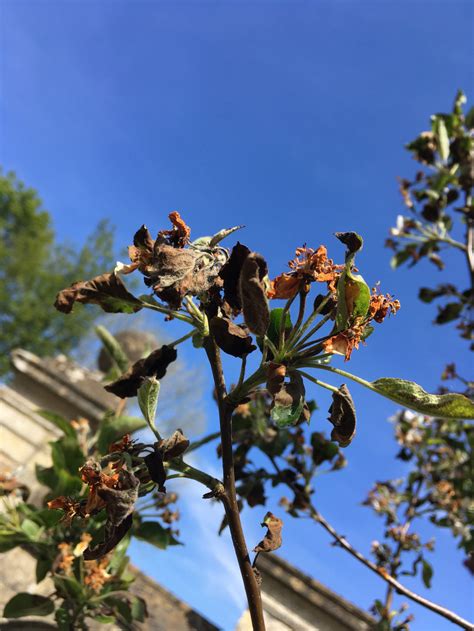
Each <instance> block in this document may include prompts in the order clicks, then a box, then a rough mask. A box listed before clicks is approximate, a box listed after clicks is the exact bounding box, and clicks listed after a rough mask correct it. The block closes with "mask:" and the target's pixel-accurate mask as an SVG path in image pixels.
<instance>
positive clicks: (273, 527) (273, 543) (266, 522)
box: [253, 512, 283, 552]
mask: <svg viewBox="0 0 474 631" xmlns="http://www.w3.org/2000/svg"><path fill="white" fill-rule="evenodd" d="M262 526H266V528H267V534H266V535H265V537H264V538H263V539H262V541H260V543H259V544H258V545H257V546H255V548H254V549H253V551H254V552H272V551H273V550H277V549H278V548H279V547H280V546H281V544H282V539H281V529H282V528H283V521H282V520H281V519H279V518H278V517H275V515H274V514H273V513H270V512H268V513H267V514H266V515H265V517H264V518H263V522H262Z"/></svg>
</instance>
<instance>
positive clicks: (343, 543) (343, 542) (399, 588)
mask: <svg viewBox="0 0 474 631" xmlns="http://www.w3.org/2000/svg"><path fill="white" fill-rule="evenodd" d="M269 458H270V460H271V462H272V464H273V466H274V467H275V470H276V472H277V473H278V474H281V470H280V468H279V466H278V464H277V463H276V461H275V459H274V458H273V457H269ZM283 479H284V478H283V477H282V480H283ZM285 484H286V485H287V486H288V488H290V489H291V490H292V491H293V492H294V493H299V490H298V489H297V487H295V486H294V485H293V484H292V483H291V482H285ZM307 512H308V513H309V515H310V517H311V518H312V519H314V521H315V522H317V523H318V524H320V525H321V526H322V527H323V528H324V530H326V532H328V533H329V534H330V535H331V537H332V538H333V539H334V540H335V541H337V543H338V545H339V546H340V547H341V548H343V549H344V550H346V552H349V554H351V555H352V556H353V557H354V558H356V559H357V560H358V561H360V562H361V563H363V564H364V565H365V566H366V567H367V568H369V570H372V572H375V574H377V576H379V577H380V578H382V579H383V580H384V581H385V582H386V583H388V584H389V585H390V586H391V587H393V588H394V589H395V591H396V592H398V593H399V594H402V595H403V596H406V597H407V598H410V600H413V601H414V602H416V603H418V604H419V605H422V606H423V607H426V608H427V609H431V611H434V612H435V613H437V614H438V615H440V616H443V618H446V619H447V620H450V621H451V622H454V624H457V625H459V626H460V627H462V628H463V629H469V630H470V631H472V629H473V628H474V627H473V625H472V624H471V623H470V622H468V621H467V620H464V618H461V616H458V615H457V614H456V613H454V612H453V611H450V610H449V609H446V608H445V607H441V605H438V604H436V603H434V602H432V601H431V600H428V599H427V598H423V596H420V595H419V594H417V593H416V592H412V591H411V590H410V589H408V588H407V587H405V586H404V585H402V584H401V583H399V582H398V581H397V580H396V579H395V578H393V576H390V574H389V573H388V572H387V571H386V570H385V569H384V568H380V567H378V566H377V565H376V564H375V563H373V562H372V561H370V560H369V559H367V558H366V557H365V556H364V555H363V554H362V553H361V552H359V551H358V550H356V549H355V548H354V547H353V546H352V545H351V544H350V543H349V542H348V541H347V539H346V538H345V537H343V536H342V535H340V534H339V533H338V532H337V531H336V529H335V528H334V527H333V526H332V525H331V524H330V523H329V522H328V521H326V519H325V518H324V517H323V516H322V515H321V513H320V512H319V511H318V510H317V509H316V507H315V506H314V505H313V504H309V506H308V508H307Z"/></svg>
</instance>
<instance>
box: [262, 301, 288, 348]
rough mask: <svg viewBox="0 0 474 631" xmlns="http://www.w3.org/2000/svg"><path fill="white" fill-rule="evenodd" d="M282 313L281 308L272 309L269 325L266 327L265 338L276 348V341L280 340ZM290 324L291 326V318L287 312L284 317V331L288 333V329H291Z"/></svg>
mask: <svg viewBox="0 0 474 631" xmlns="http://www.w3.org/2000/svg"><path fill="white" fill-rule="evenodd" d="M283 312H284V309H283V308H281V307H277V308H276V309H272V310H271V311H270V324H269V325H268V329H267V337H268V339H269V340H270V342H273V344H275V346H277V347H278V341H279V339H280V328H281V326H282V320H283ZM291 327H292V324H291V316H290V314H289V312H288V311H287V312H286V317H285V329H284V330H285V331H288V330H289V329H291Z"/></svg>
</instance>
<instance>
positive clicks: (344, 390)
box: [328, 383, 356, 447]
mask: <svg viewBox="0 0 474 631" xmlns="http://www.w3.org/2000/svg"><path fill="white" fill-rule="evenodd" d="M328 420H329V421H330V422H331V423H332V424H333V425H334V429H333V430H332V432H331V440H335V441H337V442H338V443H339V445H340V446H341V447H347V445H349V444H350V443H351V441H352V439H353V438H354V436H355V433H356V412H355V407H354V401H353V400H352V397H351V393H350V392H349V389H348V387H347V386H346V384H345V383H343V384H342V386H341V387H340V388H339V391H338V392H334V393H333V395H332V404H331V407H330V408H329V418H328Z"/></svg>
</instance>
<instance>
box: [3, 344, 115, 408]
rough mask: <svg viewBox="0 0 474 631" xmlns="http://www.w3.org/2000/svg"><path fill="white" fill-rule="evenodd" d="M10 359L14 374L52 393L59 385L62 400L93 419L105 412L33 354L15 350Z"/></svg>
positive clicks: (76, 365)
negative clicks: (26, 378) (61, 391)
mask: <svg viewBox="0 0 474 631" xmlns="http://www.w3.org/2000/svg"><path fill="white" fill-rule="evenodd" d="M10 357H11V363H12V365H13V368H14V370H15V371H16V372H18V373H19V374H21V375H25V376H26V377H28V378H30V379H32V380H33V381H35V382H36V383H38V384H40V385H41V386H43V387H44V388H47V389H48V390H50V391H51V392H53V393H56V392H57V390H56V389H57V386H58V384H59V385H60V386H61V387H63V388H64V392H63V393H62V398H64V399H65V400H67V401H68V402H70V403H72V404H73V405H74V406H76V407H78V408H79V409H83V410H84V411H85V412H87V413H88V414H89V415H91V416H92V417H93V418H100V417H101V416H102V415H103V414H104V412H105V411H106V409H107V408H106V407H105V406H104V405H103V404H102V403H101V402H100V401H98V400H97V399H96V398H95V397H92V396H90V395H89V394H88V393H87V392H86V391H84V390H82V389H81V388H78V387H76V386H75V385H74V383H72V382H71V381H68V379H67V378H66V377H65V376H64V375H62V374H61V373H59V372H58V373H53V372H52V370H51V369H50V368H49V366H47V365H46V364H45V363H44V362H42V361H41V358H40V357H37V356H36V355H35V354H34V353H30V352H29V351H26V350H24V349H22V348H15V349H14V350H13V351H12V352H11V356H10ZM67 361H68V363H69V365H70V366H74V367H77V368H78V369H81V367H80V366H79V365H78V364H76V362H74V361H73V360H71V359H69V358H68V359H67ZM22 364H23V365H22ZM82 370H83V369H82Z"/></svg>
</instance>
